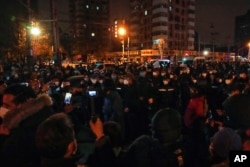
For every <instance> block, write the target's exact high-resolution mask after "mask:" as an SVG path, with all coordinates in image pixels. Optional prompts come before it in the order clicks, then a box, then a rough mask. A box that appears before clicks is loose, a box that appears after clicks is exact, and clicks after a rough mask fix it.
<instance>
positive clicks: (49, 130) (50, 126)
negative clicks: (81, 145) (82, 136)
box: [36, 113, 75, 158]
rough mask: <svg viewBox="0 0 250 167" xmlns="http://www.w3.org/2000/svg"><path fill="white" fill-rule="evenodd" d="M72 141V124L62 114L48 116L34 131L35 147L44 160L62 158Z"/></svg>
mask: <svg viewBox="0 0 250 167" xmlns="http://www.w3.org/2000/svg"><path fill="white" fill-rule="evenodd" d="M74 139H75V136H74V129H73V124H72V122H71V120H70V119H69V117H68V116H67V115H66V114H64V113H57V114H54V115H52V116H50V117H49V118H47V119H46V120H45V121H43V122H42V123H41V124H40V125H39V126H38V129H37V131H36V146H37V148H38V151H39V153H40V154H41V156H42V157H45V158H63V156H64V155H65V153H66V151H67V147H68V145H69V143H71V142H72V141H73V140H74Z"/></svg>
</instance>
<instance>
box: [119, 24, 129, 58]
mask: <svg viewBox="0 0 250 167" xmlns="http://www.w3.org/2000/svg"><path fill="white" fill-rule="evenodd" d="M118 34H119V35H120V37H121V38H122V41H121V43H122V58H124V49H125V40H124V39H125V36H127V38H128V39H127V48H128V57H127V58H128V59H129V47H130V46H129V42H130V39H129V36H128V33H127V30H126V29H125V28H124V27H120V28H119V29H118Z"/></svg>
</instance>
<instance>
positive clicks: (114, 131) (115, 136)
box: [103, 121, 122, 147]
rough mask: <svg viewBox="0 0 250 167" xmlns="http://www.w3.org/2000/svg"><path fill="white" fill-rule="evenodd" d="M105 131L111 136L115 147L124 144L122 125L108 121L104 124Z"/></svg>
mask: <svg viewBox="0 0 250 167" xmlns="http://www.w3.org/2000/svg"><path fill="white" fill-rule="evenodd" d="M103 132H104V134H105V135H107V136H108V137H109V138H110V141H111V143H112V145H113V146H114V147H118V146H121V145H122V134H121V126H120V125H119V124H118V123H117V122H114V121H107V122H105V123H104V124H103Z"/></svg>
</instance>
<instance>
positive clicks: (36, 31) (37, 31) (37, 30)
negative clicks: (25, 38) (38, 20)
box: [30, 27, 41, 36]
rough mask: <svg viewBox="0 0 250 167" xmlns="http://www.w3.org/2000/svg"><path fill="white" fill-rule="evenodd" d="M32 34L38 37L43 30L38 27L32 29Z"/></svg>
mask: <svg viewBox="0 0 250 167" xmlns="http://www.w3.org/2000/svg"><path fill="white" fill-rule="evenodd" d="M30 33H31V34H32V35H34V36H38V35H40V33H41V30H40V29H39V28H38V27H32V28H31V30H30Z"/></svg>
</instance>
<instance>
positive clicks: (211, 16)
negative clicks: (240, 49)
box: [110, 0, 250, 44]
mask: <svg viewBox="0 0 250 167" xmlns="http://www.w3.org/2000/svg"><path fill="white" fill-rule="evenodd" d="M110 2H111V16H112V19H114V18H119V17H125V18H127V17H128V16H129V15H128V9H129V7H128V6H129V0H110ZM248 9H249V10H250V0H196V31H197V32H198V33H199V34H200V37H201V42H202V43H210V42H211V35H210V32H211V28H210V26H211V24H213V25H214V31H215V32H217V33H218V35H217V36H216V37H215V44H216V43H217V44H228V43H230V44H232V43H233V40H234V22H235V16H239V15H243V14H246V13H247V10H248Z"/></svg>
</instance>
